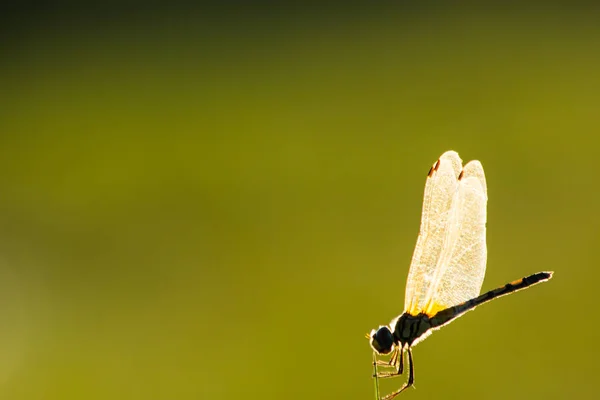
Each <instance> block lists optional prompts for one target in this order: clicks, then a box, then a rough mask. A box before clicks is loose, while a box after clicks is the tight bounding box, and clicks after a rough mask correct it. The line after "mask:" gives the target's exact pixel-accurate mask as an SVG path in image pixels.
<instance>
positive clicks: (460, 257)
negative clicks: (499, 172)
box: [405, 151, 487, 315]
mask: <svg viewBox="0 0 600 400" xmlns="http://www.w3.org/2000/svg"><path fill="white" fill-rule="evenodd" d="M486 205H487V187H486V182H485V175H484V173H483V167H482V166H481V163H479V161H471V162H469V163H468V164H467V165H465V166H464V168H463V167H462V161H461V159H460V157H459V156H458V154H457V153H456V152H454V151H448V152H446V153H444V154H443V155H442V156H441V157H440V159H439V160H438V161H437V162H436V163H435V164H434V166H433V167H432V169H431V170H430V173H429V175H428V177H427V182H426V184H425V194H424V200H423V211H422V216H421V228H420V230H419V236H418V239H417V245H416V247H415V251H414V253H413V258H412V261H411V266H410V271H409V275H408V280H407V286H406V297H405V312H408V313H410V314H412V315H417V314H418V313H420V312H425V313H426V314H428V315H433V314H435V313H436V312H437V311H440V310H442V309H445V308H448V307H452V306H454V305H457V304H459V303H462V302H464V301H467V300H469V299H471V298H473V297H477V295H479V292H480V290H481V285H482V283H483V277H484V275H485V265H486V258H487V249H486V241H485V224H486Z"/></svg>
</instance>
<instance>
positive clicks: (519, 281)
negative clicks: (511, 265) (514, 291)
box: [510, 278, 523, 286]
mask: <svg viewBox="0 0 600 400" xmlns="http://www.w3.org/2000/svg"><path fill="white" fill-rule="evenodd" d="M521 283H523V278H521V279H517V280H516V281H512V282H511V283H510V284H511V285H513V286H518V285H520V284H521Z"/></svg>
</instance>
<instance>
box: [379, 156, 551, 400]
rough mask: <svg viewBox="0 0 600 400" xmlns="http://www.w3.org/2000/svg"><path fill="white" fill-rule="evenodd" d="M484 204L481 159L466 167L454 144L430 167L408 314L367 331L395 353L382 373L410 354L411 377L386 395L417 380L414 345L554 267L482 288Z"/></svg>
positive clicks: (382, 349)
mask: <svg viewBox="0 0 600 400" xmlns="http://www.w3.org/2000/svg"><path fill="white" fill-rule="evenodd" d="M486 205H487V186H486V180H485V175H484V173H483V167H482V166H481V163H479V161H471V162H469V163H467V164H466V165H465V166H464V167H463V166H462V160H461V159H460V157H459V156H458V154H457V153H456V152H454V151H448V152H446V153H444V154H443V155H442V156H441V157H440V158H439V160H438V161H437V162H436V163H435V164H434V165H433V166H432V167H431V169H430V170H429V173H428V175H427V183H426V185H425V195H424V201H423V213H422V217H421V229H420V232H419V237H418V240H417V246H416V248H415V252H414V254H413V259H412V262H411V267H410V271H409V275H408V280H407V284H406V296H405V310H404V313H403V314H402V315H400V316H399V317H397V318H395V319H394V320H392V322H391V323H390V325H389V326H380V327H379V329H377V330H375V329H374V330H372V331H371V333H370V334H369V335H368V337H369V338H370V341H371V347H372V348H373V350H374V351H375V353H376V354H390V353H392V356H391V358H390V360H389V362H383V361H376V364H377V365H382V366H385V367H390V368H393V371H392V372H382V373H376V379H377V378H379V377H381V378H385V377H391V376H397V375H399V374H402V372H403V368H404V354H405V353H407V354H408V363H409V372H408V380H407V382H406V383H405V384H404V385H403V386H402V387H401V388H400V389H399V390H396V391H395V392H393V393H390V394H389V395H387V396H385V397H384V400H390V399H392V398H393V397H395V396H397V395H398V394H400V393H401V392H402V391H404V390H405V389H406V388H408V387H410V386H412V385H413V383H414V363H413V357H412V350H411V348H412V346H414V345H416V344H417V343H419V342H420V341H422V340H423V339H425V338H426V337H427V336H429V335H430V334H431V333H432V332H433V331H434V330H436V329H439V328H441V327H442V326H444V325H447V324H448V323H450V322H452V321H453V320H455V319H456V318H458V317H460V316H461V315H463V314H464V313H466V312H467V311H471V310H473V309H475V307H477V306H479V305H481V304H483V303H486V302H489V301H491V300H493V299H495V298H497V297H500V296H504V295H507V294H510V293H513V292H516V291H518V290H522V289H526V288H528V287H530V286H532V285H535V284H537V283H540V282H544V281H547V280H549V279H550V278H551V277H552V272H538V273H535V274H533V275H530V276H527V277H525V278H522V279H518V280H516V281H513V282H511V283H507V284H506V285H504V286H501V287H499V288H496V289H493V290H490V291H488V292H486V293H484V294H481V295H479V292H480V290H481V285H482V283H483V277H484V275H485V267H486V259H487V248H486V237H485V232H486V226H485V224H486Z"/></svg>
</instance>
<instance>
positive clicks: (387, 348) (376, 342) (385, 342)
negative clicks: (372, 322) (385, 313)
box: [371, 326, 394, 354]
mask: <svg viewBox="0 0 600 400" xmlns="http://www.w3.org/2000/svg"><path fill="white" fill-rule="evenodd" d="M371 347H372V348H373V350H375V351H376V352H377V353H378V354H388V353H390V352H391V351H392V350H393V349H394V336H393V335H392V332H391V331H390V328H388V327H387V326H381V327H379V329H378V330H377V331H375V330H372V331H371Z"/></svg>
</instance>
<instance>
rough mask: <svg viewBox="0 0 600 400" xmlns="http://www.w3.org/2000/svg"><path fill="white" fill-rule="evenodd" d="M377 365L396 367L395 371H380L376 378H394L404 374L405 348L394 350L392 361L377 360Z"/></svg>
mask: <svg viewBox="0 0 600 400" xmlns="http://www.w3.org/2000/svg"><path fill="white" fill-rule="evenodd" d="M377 365H381V366H385V367H388V368H394V369H395V371H394V372H378V373H377V376H376V378H393V377H396V376H400V375H402V372H403V371H404V349H396V350H394V354H392V358H390V361H381V360H377Z"/></svg>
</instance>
